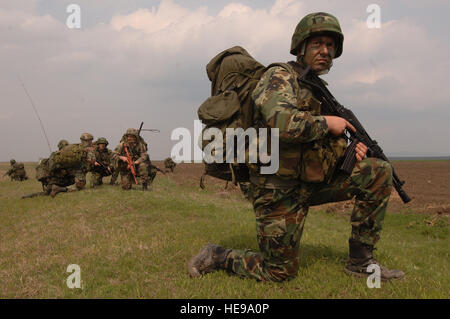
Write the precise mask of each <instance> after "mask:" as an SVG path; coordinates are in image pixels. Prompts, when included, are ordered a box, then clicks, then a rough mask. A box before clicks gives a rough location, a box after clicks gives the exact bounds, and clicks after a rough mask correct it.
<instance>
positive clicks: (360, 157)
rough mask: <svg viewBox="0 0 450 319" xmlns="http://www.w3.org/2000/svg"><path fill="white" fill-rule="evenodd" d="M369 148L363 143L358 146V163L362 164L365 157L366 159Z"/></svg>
mask: <svg viewBox="0 0 450 319" xmlns="http://www.w3.org/2000/svg"><path fill="white" fill-rule="evenodd" d="M367 150H368V148H367V146H366V145H364V144H363V143H361V142H359V143H358V144H356V147H355V151H356V154H355V156H356V161H357V162H360V161H362V160H363V158H364V157H366V153H367Z"/></svg>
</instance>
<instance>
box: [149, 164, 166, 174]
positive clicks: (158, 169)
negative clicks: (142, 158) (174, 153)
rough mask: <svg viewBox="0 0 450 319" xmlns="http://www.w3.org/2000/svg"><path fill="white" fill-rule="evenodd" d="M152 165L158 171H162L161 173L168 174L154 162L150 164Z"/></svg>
mask: <svg viewBox="0 0 450 319" xmlns="http://www.w3.org/2000/svg"><path fill="white" fill-rule="evenodd" d="M150 167H151V168H154V169H156V170H157V171H158V172H161V173H163V174H164V175H166V172H165V171H163V170H162V169H160V168H158V167H157V166H155V165H153V164H150Z"/></svg>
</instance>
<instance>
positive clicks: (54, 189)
mask: <svg viewBox="0 0 450 319" xmlns="http://www.w3.org/2000/svg"><path fill="white" fill-rule="evenodd" d="M62 192H67V187H60V186H58V185H52V191H51V192H50V196H51V197H55V196H56V194H58V193H62Z"/></svg>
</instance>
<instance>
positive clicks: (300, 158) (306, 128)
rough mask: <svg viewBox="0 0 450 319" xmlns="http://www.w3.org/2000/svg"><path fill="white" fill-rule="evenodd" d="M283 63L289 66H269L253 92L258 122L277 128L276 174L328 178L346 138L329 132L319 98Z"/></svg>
mask: <svg viewBox="0 0 450 319" xmlns="http://www.w3.org/2000/svg"><path fill="white" fill-rule="evenodd" d="M286 66H287V67H289V70H288V69H286V68H283V67H281V66H274V67H271V68H269V69H268V70H267V71H266V72H265V73H264V74H263V76H262V77H261V79H260V81H259V82H258V84H257V86H256V88H255V90H254V91H253V93H252V98H253V100H254V102H255V112H256V113H257V117H258V121H259V122H260V124H261V125H262V126H265V127H269V128H278V129H279V137H280V140H279V146H280V147H279V168H278V172H277V173H276V175H278V176H279V177H282V178H287V179H298V178H300V179H301V180H303V181H305V182H323V181H328V180H329V179H330V178H331V175H332V173H333V171H334V168H335V166H336V163H337V161H338V160H339V158H340V157H341V156H342V154H343V152H344V151H345V148H346V145H347V142H346V140H345V139H344V138H342V137H335V136H332V135H330V134H329V132H328V125H327V123H326V120H325V118H324V117H323V116H322V113H321V102H320V101H319V100H318V99H317V98H316V97H314V95H313V93H312V91H311V89H310V88H309V87H306V86H304V85H300V84H299V82H298V76H299V74H298V73H297V72H296V71H295V70H294V69H293V68H292V67H291V66H289V65H286ZM250 169H251V172H252V174H254V175H255V174H258V173H257V172H255V171H252V168H250Z"/></svg>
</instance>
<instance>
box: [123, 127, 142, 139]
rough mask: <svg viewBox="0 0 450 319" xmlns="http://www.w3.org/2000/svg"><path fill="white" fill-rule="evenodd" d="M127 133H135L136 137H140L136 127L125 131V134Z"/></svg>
mask: <svg viewBox="0 0 450 319" xmlns="http://www.w3.org/2000/svg"><path fill="white" fill-rule="evenodd" d="M127 135H133V136H135V137H136V138H137V137H138V135H139V134H138V130H136V129H135V128H129V129H128V130H127V131H126V132H125V136H127Z"/></svg>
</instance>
